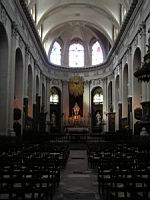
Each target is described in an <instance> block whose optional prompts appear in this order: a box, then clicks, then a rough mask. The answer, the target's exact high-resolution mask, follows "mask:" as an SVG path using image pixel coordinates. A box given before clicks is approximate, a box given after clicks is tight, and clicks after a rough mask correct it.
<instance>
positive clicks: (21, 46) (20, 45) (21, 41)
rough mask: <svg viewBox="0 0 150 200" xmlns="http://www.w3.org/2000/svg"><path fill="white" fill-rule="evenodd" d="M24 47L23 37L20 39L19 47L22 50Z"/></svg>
mask: <svg viewBox="0 0 150 200" xmlns="http://www.w3.org/2000/svg"><path fill="white" fill-rule="evenodd" d="M23 46H24V43H23V40H22V38H21V37H19V47H20V49H22V48H23Z"/></svg>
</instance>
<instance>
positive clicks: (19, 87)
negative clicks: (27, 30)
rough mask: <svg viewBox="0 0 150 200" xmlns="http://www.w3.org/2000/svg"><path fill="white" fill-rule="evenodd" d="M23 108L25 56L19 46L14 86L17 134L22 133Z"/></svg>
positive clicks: (15, 128) (15, 127) (15, 129)
mask: <svg viewBox="0 0 150 200" xmlns="http://www.w3.org/2000/svg"><path fill="white" fill-rule="evenodd" d="M22 109H23V57H22V52H21V50H20V49H19V48H18V49H17V50H16V56H15V87H14V125H13V127H14V131H15V133H16V136H20V135H21V126H22V120H21V116H22Z"/></svg>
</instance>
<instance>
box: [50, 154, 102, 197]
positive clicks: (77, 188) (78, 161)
mask: <svg viewBox="0 0 150 200" xmlns="http://www.w3.org/2000/svg"><path fill="white" fill-rule="evenodd" d="M60 180H61V181H60V185H59V188H58V190H57V192H56V194H55V196H54V200H76V199H79V200H100V197H99V195H98V185H97V184H98V183H97V173H96V172H95V171H92V170H91V169H90V168H89V167H88V162H87V155H86V150H71V151H70V156H69V159H68V162H67V165H66V167H65V169H64V170H62V172H61V179H60Z"/></svg>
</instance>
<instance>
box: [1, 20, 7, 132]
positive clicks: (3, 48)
mask: <svg viewBox="0 0 150 200" xmlns="http://www.w3.org/2000/svg"><path fill="white" fill-rule="evenodd" d="M7 77H8V39H7V33H6V31H5V28H4V26H3V25H2V24H1V23H0V134H1V135H5V134H6V133H7V106H8V100H7V99H8V97H7V91H8V88H7V86H8V81H7V79H8V78H7Z"/></svg>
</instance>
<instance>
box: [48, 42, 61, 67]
mask: <svg viewBox="0 0 150 200" xmlns="http://www.w3.org/2000/svg"><path fill="white" fill-rule="evenodd" d="M50 61H51V63H54V64H56V65H61V46H60V44H59V43H58V42H57V41H56V42H54V44H53V47H52V50H51V53H50Z"/></svg>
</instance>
